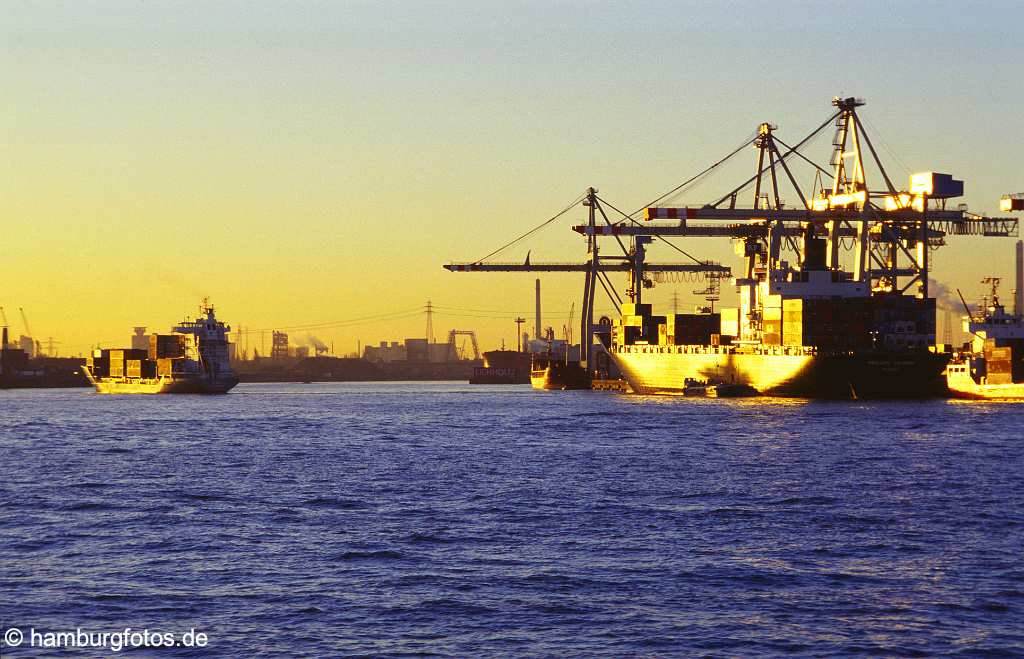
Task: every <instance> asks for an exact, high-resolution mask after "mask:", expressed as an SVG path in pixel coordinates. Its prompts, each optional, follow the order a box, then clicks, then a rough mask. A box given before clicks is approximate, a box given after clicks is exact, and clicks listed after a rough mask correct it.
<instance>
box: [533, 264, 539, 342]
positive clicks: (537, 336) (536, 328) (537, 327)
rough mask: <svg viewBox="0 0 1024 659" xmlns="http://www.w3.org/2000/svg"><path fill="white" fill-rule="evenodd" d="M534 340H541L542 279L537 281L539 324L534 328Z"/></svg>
mask: <svg viewBox="0 0 1024 659" xmlns="http://www.w3.org/2000/svg"><path fill="white" fill-rule="evenodd" d="M533 338H535V339H537V340H538V341H539V340H540V338H541V337H540V279H538V280H537V324H536V325H534V326H533Z"/></svg>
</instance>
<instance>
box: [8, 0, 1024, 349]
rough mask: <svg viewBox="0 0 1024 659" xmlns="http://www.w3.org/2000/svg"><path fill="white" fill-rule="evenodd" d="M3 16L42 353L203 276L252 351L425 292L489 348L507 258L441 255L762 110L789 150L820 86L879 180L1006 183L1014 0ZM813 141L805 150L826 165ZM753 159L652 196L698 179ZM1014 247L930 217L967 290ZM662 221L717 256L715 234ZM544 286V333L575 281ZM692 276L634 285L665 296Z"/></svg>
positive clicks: (565, 232)
mask: <svg viewBox="0 0 1024 659" xmlns="http://www.w3.org/2000/svg"><path fill="white" fill-rule="evenodd" d="M2 14H3V20H0V85H2V89H3V91H4V94H3V96H4V99H5V103H4V106H3V109H2V110H0V133H2V135H3V137H4V140H3V149H2V154H0V217H2V218H3V220H2V221H3V236H2V238H0V240H2V252H0V254H2V256H0V279H2V282H3V284H2V288H0V305H2V306H3V307H4V308H5V310H6V312H7V316H8V318H9V320H10V323H11V325H12V332H13V333H14V334H18V333H23V331H24V330H23V323H22V322H21V320H20V315H19V314H18V313H17V309H18V308H19V307H23V308H24V310H25V313H26V314H27V316H28V319H29V323H30V325H31V328H32V330H33V332H34V334H35V336H36V338H39V339H41V340H44V341H45V340H46V339H47V338H49V337H53V338H54V339H55V340H56V341H58V342H59V343H58V346H57V347H58V349H59V350H60V351H61V352H62V353H63V354H78V353H80V352H83V351H85V350H88V349H89V348H90V347H92V346H95V345H97V344H103V345H106V346H110V345H120V344H125V343H127V342H128V336H129V335H130V333H131V327H132V326H135V325H145V326H147V327H149V328H150V330H151V331H166V330H169V328H170V325H171V324H172V323H174V322H175V321H177V320H180V318H181V317H182V316H183V315H185V314H186V313H189V314H194V312H195V310H196V308H197V306H198V304H199V303H200V300H201V298H202V297H204V296H209V297H210V299H211V300H212V301H213V303H214V304H215V305H216V306H217V308H218V310H219V315H220V316H221V317H222V318H223V319H224V320H225V321H227V322H228V323H229V324H231V325H232V326H233V327H234V328H235V329H237V328H238V327H239V326H241V327H245V328H250V329H251V330H252V331H253V332H254V333H253V334H251V335H250V336H251V338H250V341H251V346H258V343H259V340H260V339H259V336H260V335H259V334H258V333H255V332H256V330H269V329H272V328H295V329H292V330H291V332H292V334H293V336H294V337H295V338H296V339H299V340H301V339H302V337H304V336H305V335H306V334H314V335H316V336H317V337H318V338H320V339H321V340H323V341H325V342H328V343H332V344H334V346H335V351H336V352H338V353H344V352H352V351H354V350H355V349H356V346H357V342H358V343H359V344H362V345H366V344H367V343H376V342H378V341H381V340H401V339H403V338H405V337H410V336H423V334H424V332H425V324H426V317H425V315H424V313H423V311H422V310H423V307H424V305H425V303H426V301H427V300H428V299H429V300H431V302H432V303H433V304H434V305H435V306H436V307H437V313H436V314H435V315H434V317H433V326H434V332H435V334H436V335H437V336H438V337H439V338H441V339H443V338H444V337H445V336H446V335H447V332H448V330H449V329H452V328H458V329H469V330H475V331H476V332H477V333H478V335H479V337H480V342H481V345H482V346H483V347H484V348H488V349H489V348H493V347H496V346H498V345H500V344H501V342H502V341H503V340H504V341H506V342H507V343H514V341H515V325H514V323H513V322H512V321H513V319H514V318H515V316H516V315H520V314H522V315H525V316H526V317H527V318H530V314H532V309H533V276H531V275H528V274H453V273H449V272H447V271H445V270H443V269H442V267H441V265H442V264H444V263H447V262H450V261H471V260H475V259H478V258H480V257H482V256H484V255H485V254H487V253H489V252H491V251H492V250H494V249H496V248H497V247H499V246H501V245H503V244H504V243H506V242H508V241H509V240H511V239H512V238H514V237H515V236H517V235H519V234H521V233H523V232H525V231H527V230H529V229H531V228H533V227H534V226H536V225H538V224H540V223H541V222H543V221H544V220H546V219H547V218H549V217H551V216H552V215H554V214H555V213H556V212H557V211H559V210H561V209H562V208H564V207H565V206H566V205H567V204H568V203H569V202H571V201H572V200H573V199H575V198H577V197H578V196H579V195H580V194H581V193H582V192H583V191H584V189H585V188H586V187H587V186H590V185H593V186H594V187H596V188H598V189H599V191H600V194H601V196H602V197H603V198H604V199H606V200H607V201H609V202H611V203H612V204H614V205H615V206H616V207H618V208H620V209H622V210H625V211H633V210H636V209H637V208H640V207H642V206H643V205H644V204H645V203H646V202H648V201H650V200H651V199H653V198H655V197H657V196H658V195H660V194H661V193H663V192H665V191H667V190H669V189H671V188H673V187H674V186H675V185H677V184H678V183H680V182H682V181H683V180H685V179H687V178H689V177H690V176H692V175H693V174H695V173H697V172H699V171H700V170H702V169H703V168H704V167H706V166H707V165H708V164H710V163H712V162H714V161H716V160H717V159H719V158H720V157H721V156H723V155H725V154H726V153H728V152H729V151H731V150H732V149H734V148H735V147H736V146H738V145H739V144H740V143H741V142H742V141H743V140H744V139H745V138H746V137H748V136H749V135H750V134H751V133H752V131H753V130H754V129H755V128H756V126H757V124H758V123H760V122H762V121H770V122H771V123H773V124H775V125H777V126H778V127H779V128H778V135H779V136H780V137H782V138H783V139H784V140H786V141H788V142H789V143H791V144H792V143H793V142H795V141H796V140H798V139H800V138H801V137H803V136H804V135H805V134H807V133H809V132H810V130H812V129H813V128H814V127H816V126H817V125H818V124H820V123H821V122H823V121H824V120H825V119H827V118H828V116H829V115H830V112H831V110H832V108H831V106H830V101H831V98H832V97H833V96H836V95H840V94H841V95H844V96H850V95H854V96H858V97H863V98H865V99H866V101H867V105H866V106H865V107H864V108H862V109H861V116H862V117H863V118H864V119H865V120H866V121H867V125H868V128H869V129H870V130H871V131H872V135H873V137H874V139H875V140H876V142H878V144H879V145H880V151H881V155H882V156H883V158H884V159H885V160H886V161H887V165H888V166H889V170H890V173H891V174H892V175H893V176H894V177H895V178H897V179H898V180H900V179H902V180H905V178H906V176H907V175H908V174H909V173H910V172H911V171H922V170H935V171H941V172H948V173H951V174H953V175H955V176H956V177H958V178H962V179H964V180H965V187H966V195H965V198H964V199H963V200H962V201H964V202H966V203H967V204H968V205H969V206H970V208H971V209H972V210H976V211H987V212H990V213H994V212H995V211H996V210H997V209H998V198H999V196H1000V195H1002V194H1004V193H1009V192H1019V191H1024V166H1022V159H1021V152H1020V144H1019V140H1020V135H1021V134H1022V133H1024V113H1022V112H1021V110H1020V108H1021V107H1022V106H1024V87H1022V86H1021V84H1020V66H1021V62H1022V61H1024V45H1022V41H1021V32H1020V30H1021V25H1024V3H1019V2H973V3H970V9H969V10H968V9H967V5H966V4H964V3H960V2H941V1H934V0H933V1H929V2H912V1H907V2H871V1H867V2H861V3H857V7H856V10H855V11H854V10H853V9H852V8H851V6H850V4H849V3H829V2H779V3H776V4H774V5H767V4H764V3H757V2H684V1H680V2H631V3H621V2H619V3H612V2H596V1H595V2H557V3H552V2H488V1H481V2H465V1H464V2H416V1H404V2H381V1H374V2H342V1H339V2H278V3H269V2H268V3H260V2H233V1H221V2H214V3H210V2H186V1H181V2H146V3H141V2H135V1H132V2H100V1H81V0H80V1H76V2H21V1H17V0H5V1H4V2H3V3H2ZM828 137H829V136H826V137H825V138H824V139H822V140H819V141H817V142H816V143H815V144H813V145H812V146H813V147H815V150H812V151H809V152H808V153H809V154H811V155H815V156H817V159H818V160H820V161H824V162H827V160H828V157H829V155H830V154H829V150H830V145H829V139H828ZM890 154H895V156H896V157H895V158H894V157H892V156H891V155H890ZM754 158H755V153H754V151H753V149H751V150H750V151H749V153H748V154H746V155H744V154H741V155H740V156H738V157H737V158H735V159H734V160H736V161H737V164H736V165H735V166H732V165H731V164H730V168H727V171H723V172H721V173H720V174H716V175H715V176H714V177H713V178H711V179H710V180H708V181H707V182H704V183H702V184H701V185H700V186H698V187H696V188H694V189H693V190H692V191H688V192H687V195H686V196H684V197H682V198H676V199H673V200H672V201H673V202H675V203H679V204H690V205H693V204H700V203H705V202H707V201H709V200H711V199H713V198H715V197H714V193H715V192H719V193H722V192H724V191H726V190H728V189H729V188H730V187H732V186H731V185H730V184H735V183H736V182H738V181H742V180H743V179H744V178H746V177H747V176H749V175H750V174H752V173H753V169H754V166H755V160H754ZM799 176H801V177H802V180H801V183H804V182H806V184H807V186H808V187H809V186H810V182H811V175H810V173H809V172H807V171H803V172H802V173H801V174H800V175H799ZM790 201H794V200H793V198H792V196H791V197H790ZM585 211H586V209H584V208H582V207H580V208H578V209H576V210H574V211H571V212H570V213H568V214H567V215H566V216H565V217H564V218H563V220H562V221H559V222H556V223H553V224H552V225H551V226H549V227H548V228H547V229H545V230H544V231H542V232H540V233H539V234H537V235H536V236H535V237H533V238H531V239H530V240H529V241H526V242H524V243H522V244H517V245H515V246H513V247H512V248H510V249H509V250H508V251H507V252H503V253H502V254H500V255H498V256H497V257H495V258H507V259H508V260H514V261H518V260H521V259H523V258H524V257H525V255H526V252H527V250H529V251H530V252H531V258H532V260H534V261H539V260H577V259H582V258H583V257H584V249H585V244H584V243H583V241H582V238H581V237H579V236H578V235H577V234H575V233H573V232H572V231H570V230H569V229H568V227H569V226H570V225H571V224H574V223H579V222H582V221H583V220H584V218H585ZM1012 243H1013V241H1011V240H1008V239H993V238H989V239H982V238H951V239H950V241H949V245H948V246H947V247H945V248H943V249H942V250H940V251H939V252H937V253H936V255H935V257H934V270H933V275H934V277H935V278H936V279H938V280H940V281H942V282H944V283H946V284H947V285H949V286H950V287H953V288H956V287H960V288H962V289H963V290H964V292H965V294H966V295H968V297H970V298H973V297H976V296H977V295H980V292H981V285H980V283H979V280H980V279H981V278H982V277H984V276H987V275H996V276H1003V277H1005V278H1007V279H1009V278H1010V277H1011V275H1012V269H1013V245H1012ZM680 244H681V246H683V247H684V248H685V249H686V250H687V251H690V252H691V253H695V254H698V255H700V256H701V257H702V258H713V259H719V260H722V261H723V262H726V263H729V264H731V265H734V266H735V265H738V263H737V262H736V261H735V260H732V257H731V256H730V255H731V254H732V249H731V246H730V245H729V244H728V243H727V242H722V241H708V239H689V240H687V241H682V242H681V243H680ZM653 256H655V257H659V258H661V259H664V260H670V259H672V258H673V257H672V254H671V252H668V251H665V252H658V251H657V250H655V252H654V253H653ZM542 287H543V291H544V296H543V301H544V307H545V325H547V324H551V325H553V326H555V327H556V329H560V327H561V325H562V324H564V323H566V322H568V315H569V311H570V308H571V307H572V306H573V304H574V303H575V305H576V307H577V308H578V306H579V302H578V300H579V299H580V297H581V296H580V289H581V288H582V280H581V276H578V275H577V276H573V275H542ZM698 287H699V286H698V285H696V284H692V283H690V284H685V283H684V284H679V285H667V284H666V285H660V286H657V287H656V288H655V289H654V290H653V291H652V293H651V294H650V298H649V299H650V300H651V301H653V302H655V304H656V305H660V306H662V307H663V308H664V307H665V306H666V305H670V300H671V298H672V295H673V293H676V294H677V295H678V296H679V299H680V300H681V304H687V305H689V304H693V303H694V302H695V301H696V300H697V299H698V298H699V296H697V295H694V294H693V291H694V290H695V289H696V288H698ZM1008 292H1009V291H1008V290H1007V291H1006V293H1007V295H1008ZM602 305H603V306H604V307H605V308H610V305H608V304H607V303H606V302H603V301H602V300H599V301H598V307H599V309H600V308H601V307H602ZM577 317H578V314H577ZM531 322H532V321H531ZM314 325H316V326H317V327H313V328H312V329H303V328H309V327H310V326H314ZM266 340H267V342H268V344H269V337H268V338H267V339H266Z"/></svg>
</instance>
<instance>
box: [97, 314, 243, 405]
mask: <svg viewBox="0 0 1024 659" xmlns="http://www.w3.org/2000/svg"><path fill="white" fill-rule="evenodd" d="M200 309H201V316H200V317H199V318H197V319H196V320H190V319H188V318H186V319H185V320H183V321H182V322H181V323H179V324H178V325H176V326H175V327H174V328H173V330H172V333H171V334H152V335H150V337H149V339H150V342H149V349H148V350H139V349H127V348H125V349H107V350H96V351H94V352H93V354H92V355H91V356H90V357H88V358H87V359H86V364H85V374H86V377H88V379H89V381H90V382H91V383H92V384H93V386H94V387H95V388H96V391H97V392H99V393H101V394H222V393H227V392H228V391H230V390H231V389H232V388H233V387H234V386H235V385H236V384H238V376H237V375H236V374H235V372H234V371H233V370H232V369H231V363H230V358H229V352H228V339H227V334H228V332H230V331H231V328H230V327H228V326H227V325H225V324H224V323H222V322H220V321H219V320H217V318H216V315H215V313H214V308H213V307H212V306H210V305H209V304H208V303H206V302H204V304H203V305H202V306H201V307H200Z"/></svg>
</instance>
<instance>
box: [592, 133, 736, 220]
mask: <svg viewBox="0 0 1024 659" xmlns="http://www.w3.org/2000/svg"><path fill="white" fill-rule="evenodd" d="M755 135H756V133H750V134H749V135H747V137H746V138H745V139H744V140H743V142H742V143H741V144H740V145H739V146H738V147H736V148H735V149H733V150H732V151H731V152H730V153H729V155H727V156H725V157H724V158H722V159H721V160H719V161H718V162H715V163H714V164H712V165H711V166H710V167H707V168H705V169H704V170H703V171H702V172H700V173H699V174H696V175H695V176H691V177H690V178H688V179H686V180H685V181H683V182H682V183H680V184H679V185H677V186H676V187H674V188H672V189H671V190H669V191H668V192H666V193H665V194H663V195H661V196H660V197H657V198H656V199H653V200H652V201H649V202H648V203H646V204H644V205H643V206H641V207H640V208H638V209H636V210H635V211H633V212H632V213H630V214H629V215H626V214H625V213H623V212H622V211H620V210H618V209H617V208H616V209H615V210H616V211H618V213H619V214H621V215H622V216H623V219H621V220H619V221H618V222H616V224H622V223H623V222H625V221H626V220H630V221H632V222H636V220H635V219H634V218H633V216H634V215H636V214H637V213H639V212H640V211H642V210H644V209H645V208H649V207H651V206H654V205H655V204H657V203H658V202H659V201H661V200H663V199H665V198H666V197H669V196H671V195H674V194H675V193H677V192H679V191H680V190H682V189H683V188H685V187H686V186H688V185H690V184H691V183H693V182H695V181H696V180H697V179H699V178H701V177H703V176H705V175H707V174H710V173H711V171H712V170H714V169H716V168H718V167H719V166H720V165H723V164H725V163H726V161H728V160H729V159H730V158H732V157H733V156H735V155H736V154H737V153H739V152H740V151H742V150H743V149H745V148H747V147H748V146H750V143H751V142H752V141H753V139H754V136H755ZM602 201H603V200H602ZM604 203H608V202H604ZM608 205H609V206H611V204H608ZM612 208H614V206H612Z"/></svg>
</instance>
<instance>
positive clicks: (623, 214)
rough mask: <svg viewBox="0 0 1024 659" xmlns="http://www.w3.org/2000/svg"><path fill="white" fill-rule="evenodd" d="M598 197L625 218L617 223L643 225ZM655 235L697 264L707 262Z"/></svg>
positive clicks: (655, 235)
mask: <svg viewBox="0 0 1024 659" xmlns="http://www.w3.org/2000/svg"><path fill="white" fill-rule="evenodd" d="M598 199H599V200H600V201H601V203H602V204H604V205H605V206H607V207H608V208H610V209H612V210H613V211H615V212H616V213H618V214H619V215H621V216H622V217H623V219H621V220H619V221H618V222H616V224H622V223H623V222H625V221H626V220H629V221H630V222H632V223H633V224H635V225H637V226H643V225H642V224H640V223H639V222H637V221H636V220H634V219H633V218H632V217H630V216H629V215H626V214H625V213H623V212H622V211H620V210H619V209H618V208H616V207H615V206H612V205H611V204H610V203H608V202H607V201H606V200H604V199H601V198H600V197H598ZM654 237H655V238H657V239H658V240H660V241H661V242H663V243H665V244H666V245H668V246H669V247H671V248H672V249H674V250H676V251H677V252H679V253H680V254H682V255H683V256H686V257H687V258H689V259H691V260H692V261H693V262H694V263H697V264H699V265H706V263H705V262H704V261H701V260H700V259H698V258H697V257H696V256H694V255H693V254H690V253H689V252H687V251H686V250H684V249H683V248H682V247H679V246H678V245H676V244H675V243H673V242H672V241H670V240H666V239H665V238H664V237H663V236H659V235H657V234H654Z"/></svg>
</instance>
